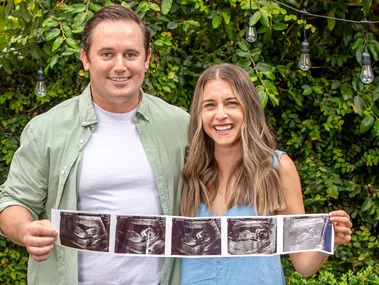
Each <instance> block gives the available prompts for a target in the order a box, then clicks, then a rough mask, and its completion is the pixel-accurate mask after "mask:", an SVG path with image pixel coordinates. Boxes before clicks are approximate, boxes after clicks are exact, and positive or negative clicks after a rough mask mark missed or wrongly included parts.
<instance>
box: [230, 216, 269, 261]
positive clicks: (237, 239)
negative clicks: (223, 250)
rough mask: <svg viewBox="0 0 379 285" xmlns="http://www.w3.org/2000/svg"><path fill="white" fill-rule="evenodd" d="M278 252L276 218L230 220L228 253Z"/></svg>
mask: <svg viewBox="0 0 379 285" xmlns="http://www.w3.org/2000/svg"><path fill="white" fill-rule="evenodd" d="M275 252H276V218H265V219H262V218H228V253H229V254H231V255H245V254H272V253H275Z"/></svg>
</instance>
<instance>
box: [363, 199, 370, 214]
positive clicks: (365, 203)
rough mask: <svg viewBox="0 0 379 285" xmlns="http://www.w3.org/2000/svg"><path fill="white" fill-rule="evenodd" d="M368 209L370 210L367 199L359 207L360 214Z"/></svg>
mask: <svg viewBox="0 0 379 285" xmlns="http://www.w3.org/2000/svg"><path fill="white" fill-rule="evenodd" d="M370 208H371V201H370V200H369V199H366V201H365V202H364V203H363V205H362V207H361V210H362V212H366V211H367V210H368V209H370Z"/></svg>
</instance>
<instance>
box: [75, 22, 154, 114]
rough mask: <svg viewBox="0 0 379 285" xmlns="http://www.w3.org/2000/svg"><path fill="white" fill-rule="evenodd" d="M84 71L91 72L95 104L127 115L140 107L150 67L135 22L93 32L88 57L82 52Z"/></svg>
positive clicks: (103, 26) (105, 26)
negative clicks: (142, 87) (145, 76)
mask: <svg viewBox="0 0 379 285" xmlns="http://www.w3.org/2000/svg"><path fill="white" fill-rule="evenodd" d="M81 58H82V62H83V66H84V69H85V70H88V71H89V72H90V80H91V93H92V99H93V101H94V102H95V103H96V104H97V105H98V106H100V107H101V108H102V109H104V110H106V111H109V112H113V113H126V112H129V111H131V110H133V109H134V108H136V107H137V106H138V104H139V90H140V88H141V86H142V83H143V80H144V75H145V71H146V70H147V68H148V66H149V61H150V51H149V52H148V54H147V56H146V52H145V47H144V38H143V34H142V31H141V29H140V27H139V26H138V24H136V23H135V22H132V21H122V20H120V21H104V22H101V23H99V24H98V25H97V26H96V27H95V28H94V29H93V31H92V41H91V46H90V50H89V53H88V56H87V54H86V53H85V52H84V50H82V51H81Z"/></svg>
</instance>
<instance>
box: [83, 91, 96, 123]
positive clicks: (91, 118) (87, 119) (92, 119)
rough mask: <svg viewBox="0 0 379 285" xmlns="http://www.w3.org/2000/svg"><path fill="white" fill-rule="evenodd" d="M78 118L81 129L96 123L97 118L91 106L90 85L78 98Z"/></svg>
mask: <svg viewBox="0 0 379 285" xmlns="http://www.w3.org/2000/svg"><path fill="white" fill-rule="evenodd" d="M79 118H80V120H81V125H82V126H83V127H85V126H89V125H92V124H96V123H97V117H96V113H95V110H94V108H93V105H92V98H91V88H90V84H88V86H87V87H86V89H84V91H83V93H82V95H81V96H80V98H79Z"/></svg>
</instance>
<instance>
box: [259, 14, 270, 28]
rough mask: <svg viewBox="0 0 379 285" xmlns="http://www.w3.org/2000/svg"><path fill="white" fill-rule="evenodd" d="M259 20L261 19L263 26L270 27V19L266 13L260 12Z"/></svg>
mask: <svg viewBox="0 0 379 285" xmlns="http://www.w3.org/2000/svg"><path fill="white" fill-rule="evenodd" d="M259 20H260V21H261V23H262V25H263V26H266V27H270V21H269V19H268V16H267V15H265V14H262V17H261V18H260V19H259Z"/></svg>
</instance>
